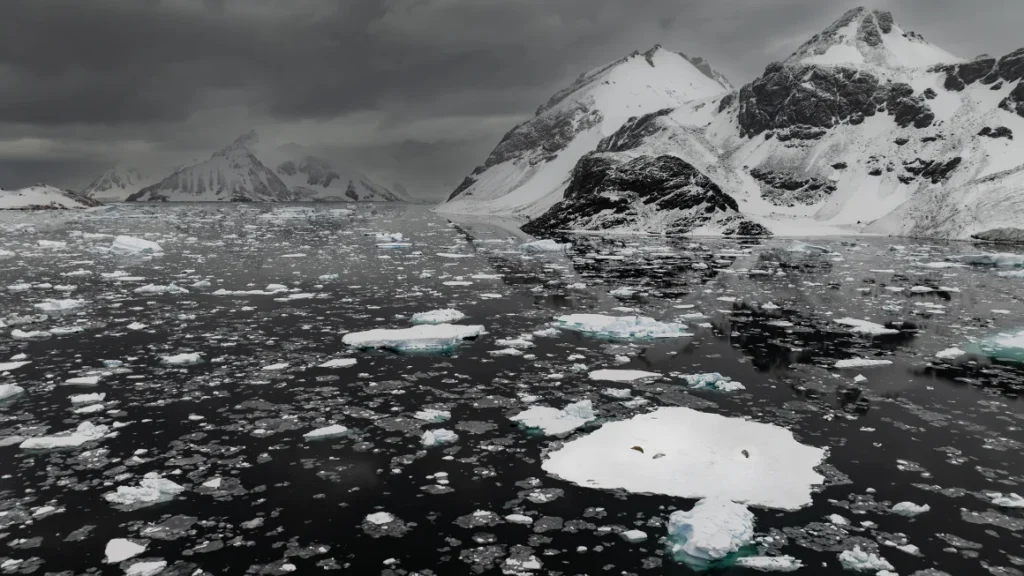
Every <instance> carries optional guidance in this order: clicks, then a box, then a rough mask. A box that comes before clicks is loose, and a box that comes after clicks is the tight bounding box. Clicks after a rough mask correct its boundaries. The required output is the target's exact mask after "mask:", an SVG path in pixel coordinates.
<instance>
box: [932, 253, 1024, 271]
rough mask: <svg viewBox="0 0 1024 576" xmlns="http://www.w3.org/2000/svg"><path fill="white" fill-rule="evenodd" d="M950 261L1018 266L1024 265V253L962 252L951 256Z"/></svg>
mask: <svg viewBox="0 0 1024 576" xmlns="http://www.w3.org/2000/svg"><path fill="white" fill-rule="evenodd" d="M949 260H950V261H953V262H959V263H961V264H971V265H973V266H992V267H995V268H1020V267H1022V266H1024V254H1011V253H1009V252H987V253H982V254H963V255H960V256H951V257H950V258H949Z"/></svg>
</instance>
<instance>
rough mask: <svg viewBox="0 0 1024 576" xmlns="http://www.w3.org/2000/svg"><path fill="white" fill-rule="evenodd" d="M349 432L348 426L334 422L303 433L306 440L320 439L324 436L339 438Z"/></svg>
mask: <svg viewBox="0 0 1024 576" xmlns="http://www.w3.org/2000/svg"><path fill="white" fill-rule="evenodd" d="M347 433H348V428H346V427H345V426H342V425H341V424H332V425H330V426H325V427H323V428H317V429H316V430H313V431H312V432H306V433H305V434H303V435H302V437H303V438H305V439H306V440H320V439H323V438H337V437H338V436H342V435H344V434H347Z"/></svg>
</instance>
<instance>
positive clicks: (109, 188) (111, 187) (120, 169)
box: [81, 166, 155, 202]
mask: <svg viewBox="0 0 1024 576" xmlns="http://www.w3.org/2000/svg"><path fill="white" fill-rule="evenodd" d="M154 183H155V180H154V178H153V177H151V176H146V175H144V174H142V172H141V171H139V170H138V169H137V168H132V167H127V166H115V167H114V168H111V169H110V170H107V171H106V172H104V173H103V174H101V175H100V176H99V177H98V178H96V179H95V180H93V181H92V182H91V183H89V185H88V186H86V187H85V188H83V189H82V192H81V193H82V195H83V196H87V197H89V198H93V199H94V200H99V201H101V202H123V201H124V200H125V199H126V198H128V197H129V196H131V195H132V194H135V193H136V192H138V191H139V190H141V189H143V188H145V187H146V186H149V185H151V184H154Z"/></svg>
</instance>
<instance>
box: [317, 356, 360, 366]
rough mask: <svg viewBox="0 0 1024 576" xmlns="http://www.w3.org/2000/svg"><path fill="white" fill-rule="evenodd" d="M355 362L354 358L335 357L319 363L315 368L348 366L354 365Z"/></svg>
mask: <svg viewBox="0 0 1024 576" xmlns="http://www.w3.org/2000/svg"><path fill="white" fill-rule="evenodd" d="M356 362H357V360H356V359H355V358H335V359H333V360H328V361H327V362H324V363H323V364H320V365H319V366H317V368H348V367H349V366H355V365H356Z"/></svg>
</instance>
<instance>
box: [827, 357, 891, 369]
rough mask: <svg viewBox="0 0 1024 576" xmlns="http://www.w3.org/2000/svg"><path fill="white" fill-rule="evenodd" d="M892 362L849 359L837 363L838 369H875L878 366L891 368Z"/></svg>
mask: <svg viewBox="0 0 1024 576" xmlns="http://www.w3.org/2000/svg"><path fill="white" fill-rule="evenodd" d="M890 365H892V360H872V359H870V358H849V359H846V360H840V361H838V362H836V364H835V367H836V368H874V367H876V366H890Z"/></svg>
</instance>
